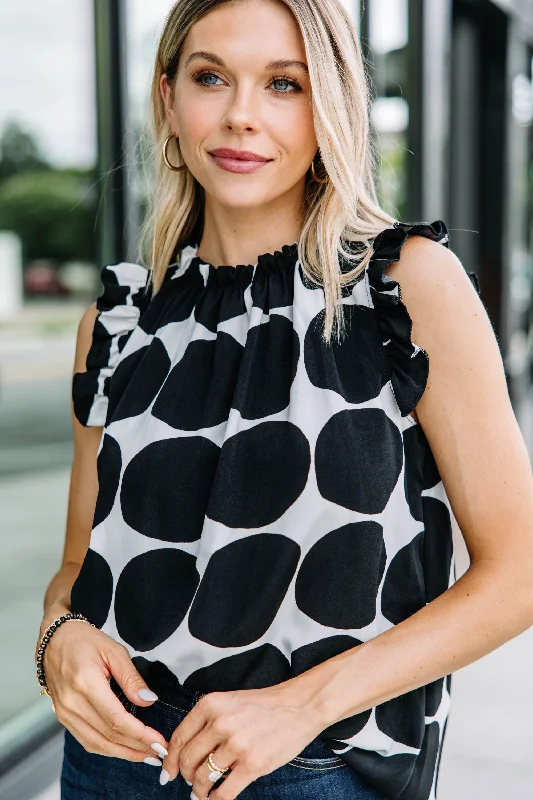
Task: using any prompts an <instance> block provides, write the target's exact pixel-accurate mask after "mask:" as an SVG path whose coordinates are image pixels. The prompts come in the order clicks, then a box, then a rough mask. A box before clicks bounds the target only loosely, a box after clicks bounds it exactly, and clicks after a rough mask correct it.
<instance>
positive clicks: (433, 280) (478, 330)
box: [385, 234, 493, 357]
mask: <svg viewBox="0 0 533 800" xmlns="http://www.w3.org/2000/svg"><path fill="white" fill-rule="evenodd" d="M385 274H386V275H387V276H388V277H389V278H391V279H392V280H393V281H396V282H397V283H398V284H399V286H400V291H401V298H402V301H403V303H404V304H405V306H406V307H407V310H408V312H409V316H410V318H411V321H412V325H413V328H412V337H413V339H414V341H415V342H416V343H417V344H418V345H419V346H421V347H423V348H424V349H426V350H427V351H428V353H429V355H430V357H431V352H430V351H432V352H433V355H434V356H435V355H436V354H437V352H439V351H442V350H443V349H445V348H447V347H448V348H454V347H456V346H458V344H459V340H460V339H461V338H463V339H464V338H468V339H469V340H470V342H471V343H474V342H475V340H476V339H478V338H479V337H481V338H482V339H483V338H486V337H487V336H488V337H489V338H490V339H492V338H493V331H492V327H491V324H490V320H489V319H488V316H487V313H486V310H485V307H484V305H483V303H482V301H481V298H480V294H479V287H478V284H477V279H476V278H475V276H473V273H468V272H467V271H466V269H465V267H464V266H463V264H462V262H461V261H460V259H459V258H458V257H457V255H456V254H455V253H454V252H453V251H452V250H451V249H449V247H448V246H445V247H443V246H442V244H441V243H439V242H437V241H434V240H431V239H429V238H427V237H425V236H423V235H416V234H415V235H409V236H408V237H407V239H406V240H405V242H404V244H403V246H402V248H401V252H400V253H399V258H398V260H396V261H392V262H390V263H388V264H387V265H386V267H385ZM478 344H479V342H478ZM471 346H472V345H471Z"/></svg>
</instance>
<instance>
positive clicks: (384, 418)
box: [315, 408, 403, 514]
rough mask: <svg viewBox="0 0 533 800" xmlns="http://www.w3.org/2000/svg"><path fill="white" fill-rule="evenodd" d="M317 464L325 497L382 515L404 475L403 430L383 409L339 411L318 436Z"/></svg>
mask: <svg viewBox="0 0 533 800" xmlns="http://www.w3.org/2000/svg"><path fill="white" fill-rule="evenodd" d="M331 453H335V459H332V458H331ZM315 464H316V479H317V484H318V490H319V492H320V494H321V495H322V496H323V497H324V498H325V499H326V500H330V501H331V502H332V503H338V504H339V505H340V506H344V507H345V508H349V509H351V510H352V511H359V513H361V514H379V513H380V512H382V511H383V510H384V509H385V507H386V505H387V503H388V502H389V499H390V497H391V494H392V491H393V489H394V487H395V486H396V484H397V482H398V478H399V477H400V472H401V469H402V464H403V451H402V436H401V433H400V432H399V430H398V427H397V425H395V423H394V422H393V420H391V418H390V417H389V416H388V415H387V414H386V413H385V412H384V411H383V410H382V409H381V408H362V409H350V410H345V411H339V412H338V413H337V414H334V415H333V416H332V417H330V419H329V420H328V422H327V423H326V424H325V425H324V427H323V428H322V430H321V431H320V433H319V435H318V439H317V443H316V450H315Z"/></svg>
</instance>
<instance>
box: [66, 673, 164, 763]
mask: <svg viewBox="0 0 533 800" xmlns="http://www.w3.org/2000/svg"><path fill="white" fill-rule="evenodd" d="M89 687H90V689H89ZM73 688H74V690H75V691H76V692H77V693H78V694H79V695H81V696H82V697H84V698H85V699H86V700H87V701H88V703H89V704H90V705H91V706H92V707H93V708H94V710H95V711H96V713H97V714H98V716H99V717H100V718H101V720H100V722H99V723H98V724H97V725H95V727H96V728H97V729H98V730H99V731H100V733H101V734H102V735H103V736H104V737H105V738H106V739H109V740H110V741H112V742H115V741H118V742H120V741H121V739H122V737H127V738H128V739H135V740H137V741H138V742H139V743H140V744H141V745H142V746H143V747H144V746H148V747H151V746H152V745H153V744H158V745H159V747H160V748H162V750H161V752H163V749H164V750H165V751H168V748H167V743H166V740H165V738H164V737H163V736H162V735H161V734H160V733H159V732H158V731H156V730H154V728H147V726H146V725H144V724H143V723H142V722H141V721H140V720H139V719H137V718H136V717H134V716H133V714H129V713H128V712H127V711H126V709H125V708H124V706H123V705H122V703H121V702H120V700H119V699H118V697H117V695H116V694H115V693H114V692H113V690H112V689H111V687H110V685H109V684H108V682H107V681H106V679H105V677H104V676H103V675H102V673H100V672H98V671H92V672H89V673H84V682H83V684H82V685H78V686H75V687H73ZM70 702H71V703H72V701H70ZM56 707H57V703H56ZM76 708H77V702H76V705H75V706H74V708H73V709H72V710H74V711H75V710H76ZM154 737H155V738H154Z"/></svg>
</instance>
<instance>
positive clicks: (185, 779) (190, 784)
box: [183, 778, 192, 786]
mask: <svg viewBox="0 0 533 800" xmlns="http://www.w3.org/2000/svg"><path fill="white" fill-rule="evenodd" d="M183 780H184V781H185V783H186V784H187V786H192V783H191V782H190V781H188V780H187V778H184V779H183Z"/></svg>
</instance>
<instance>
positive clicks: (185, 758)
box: [162, 684, 324, 800]
mask: <svg viewBox="0 0 533 800" xmlns="http://www.w3.org/2000/svg"><path fill="white" fill-rule="evenodd" d="M281 687H283V684H280V685H278V686H272V687H268V688H266V689H244V690H238V691H229V692H211V693H210V694H206V695H204V697H202V698H201V699H200V700H199V701H198V702H197V703H196V705H195V706H194V707H193V708H192V709H191V711H190V712H189V713H188V714H187V716H186V717H185V719H183V720H182V722H181V723H180V724H179V725H178V727H177V728H176V729H175V731H174V733H173V734H172V736H171V738H170V742H169V747H168V756H165V758H164V760H163V770H166V772H168V774H169V776H170V777H169V780H172V779H173V778H175V777H176V775H177V774H178V771H179V772H181V774H182V775H183V777H184V778H185V780H186V781H188V782H189V783H190V784H192V792H193V793H194V795H195V796H196V798H198V800H204V798H206V797H207V795H208V793H209V791H210V789H212V787H213V783H214V782H213V781H210V780H209V773H210V772H211V770H210V769H209V766H208V765H207V763H206V761H207V757H208V755H209V754H210V753H212V752H213V751H214V753H213V756H212V758H213V761H214V762H215V764H216V765H217V766H219V767H222V768H224V767H231V772H229V773H227V777H226V778H225V779H224V781H223V782H222V783H221V785H220V786H219V787H218V788H217V789H215V791H214V792H211V794H210V795H209V797H210V800H211V798H212V800H234V798H235V797H237V795H238V794H239V793H240V792H242V790H243V789H245V788H246V786H248V785H249V784H250V783H252V781H254V780H256V778H259V777H260V776H261V775H267V774H268V773H270V772H273V770H275V769H277V768H278V767H282V766H283V765H284V764H286V763H287V762H288V761H290V760H291V759H292V758H294V756H296V755H298V753H301V751H302V750H303V749H304V747H306V745H308V744H309V742H311V741H312V740H313V739H314V738H316V736H318V734H319V733H320V732H321V731H322V730H323V729H324V725H323V724H322V721H321V720H320V719H319V718H318V714H317V713H316V711H314V710H313V708H312V707H310V706H307V705H304V704H302V703H301V702H300V703H298V701H297V700H296V698H294V702H292V701H291V696H290V695H288V692H287V690H286V688H285V687H284V688H281ZM162 777H163V781H164V778H165V777H166V776H165V772H162Z"/></svg>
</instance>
